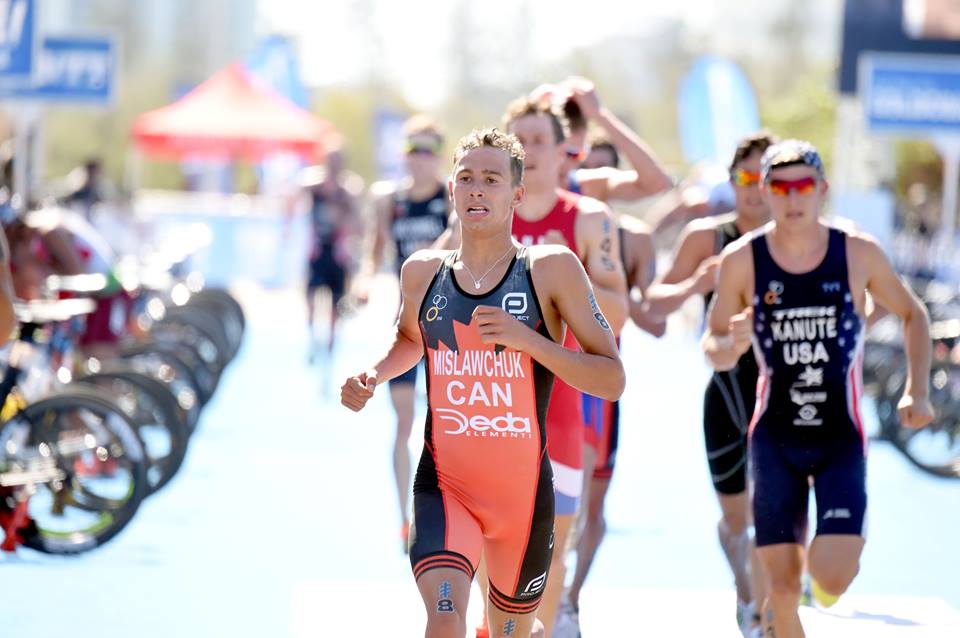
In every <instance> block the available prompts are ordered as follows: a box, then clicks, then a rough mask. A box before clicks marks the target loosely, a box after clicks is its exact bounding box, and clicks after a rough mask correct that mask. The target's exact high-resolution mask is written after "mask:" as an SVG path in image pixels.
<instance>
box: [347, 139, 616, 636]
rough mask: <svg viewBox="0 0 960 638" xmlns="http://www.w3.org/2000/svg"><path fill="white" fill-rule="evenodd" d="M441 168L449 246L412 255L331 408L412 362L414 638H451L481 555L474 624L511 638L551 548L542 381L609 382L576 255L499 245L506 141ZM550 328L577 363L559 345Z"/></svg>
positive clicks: (524, 630) (603, 327)
mask: <svg viewBox="0 0 960 638" xmlns="http://www.w3.org/2000/svg"><path fill="white" fill-rule="evenodd" d="M454 164H455V166H454V173H453V179H452V180H451V182H450V185H449V192H450V197H451V199H452V201H453V204H454V208H455V210H456V212H457V214H458V216H459V217H460V224H461V233H462V240H461V245H460V249H459V250H457V251H442V250H429V251H420V252H417V253H416V254H415V255H413V256H412V257H411V258H410V259H408V260H407V261H406V262H405V263H404V265H403V269H402V271H401V293H402V306H401V311H400V317H399V320H398V324H397V332H396V337H395V339H394V343H393V345H392V346H391V348H390V350H389V351H388V352H387V354H386V355H385V356H384V357H383V358H382V359H381V360H380V361H379V363H377V364H376V365H375V366H374V367H373V368H371V369H370V370H368V371H366V372H363V373H361V374H359V375H357V376H354V377H351V378H350V379H347V381H346V382H345V383H344V385H343V389H342V394H341V397H342V401H343V403H344V405H346V406H347V407H349V408H351V409H353V410H360V409H362V408H363V406H364V405H365V404H366V402H367V400H369V398H370V397H371V396H373V392H374V390H375V388H376V385H377V383H378V382H380V381H381V380H383V379H389V378H392V377H394V376H396V375H398V374H401V373H403V372H404V371H406V370H408V369H409V368H411V367H413V366H415V365H416V364H417V363H418V362H419V361H420V359H421V358H422V357H423V355H424V351H426V358H427V364H426V365H427V378H428V387H429V389H430V390H429V402H430V409H429V411H428V414H427V422H426V428H425V441H424V450H423V455H422V457H421V461H420V466H419V469H418V470H417V479H416V482H415V486H414V526H413V529H412V533H411V546H410V560H411V564H412V566H413V570H414V574H415V576H416V578H417V584H418V587H419V589H420V594H421V596H422V597H423V601H424V605H425V606H426V611H427V628H426V635H427V636H429V637H432V638H439V637H447V636H451V637H452V636H457V637H462V636H464V635H465V632H466V618H465V612H466V608H467V599H468V597H469V589H470V581H471V580H472V578H473V574H474V572H475V570H476V568H477V564H478V561H479V558H480V553H481V551H482V552H483V553H484V555H485V558H486V562H487V566H488V573H489V595H488V600H489V605H488V622H489V625H490V627H493V628H495V630H496V632H497V633H496V634H495V635H497V636H510V637H514V636H516V637H518V638H520V637H525V636H530V635H531V630H532V629H533V628H534V622H535V615H534V614H535V612H536V610H537V606H538V604H539V599H540V597H541V595H542V593H543V590H544V587H545V584H546V581H547V572H548V568H549V563H550V554H551V549H552V547H553V544H554V543H553V542H552V538H551V532H552V528H553V495H552V494H551V469H550V464H549V463H548V462H547V455H546V454H545V452H546V442H547V441H546V437H547V432H546V423H545V420H546V417H547V409H548V402H549V399H550V392H551V387H552V385H553V377H554V375H556V376H557V377H558V378H563V379H565V380H566V381H567V382H569V383H571V384H574V386H575V387H577V388H580V389H581V390H584V391H589V392H591V393H593V394H596V395H599V396H603V397H605V398H608V399H611V400H613V399H616V398H617V397H619V396H620V393H621V392H622V391H623V387H624V373H623V366H622V364H621V363H620V360H619V356H618V354H617V349H616V344H615V342H614V339H613V334H612V332H611V330H610V325H609V324H608V323H607V320H606V318H605V317H604V315H603V312H602V311H601V310H600V307H599V306H598V303H597V300H596V299H595V297H594V292H593V290H592V288H591V285H590V282H589V280H588V278H587V276H586V273H585V272H584V270H583V267H582V265H581V264H580V262H579V260H578V259H577V257H576V256H575V255H574V254H572V253H571V252H570V251H569V250H567V249H565V248H562V247H557V246H531V247H526V246H522V245H519V244H518V243H517V242H515V241H514V240H513V239H512V237H511V224H512V217H513V211H514V209H515V208H516V207H517V206H519V205H520V204H521V201H522V200H523V198H524V187H523V186H522V185H521V182H522V179H523V173H524V150H523V148H522V147H521V145H520V143H519V141H518V140H517V139H516V138H515V137H513V136H509V135H505V134H503V133H500V132H498V131H496V130H495V129H493V130H491V129H487V130H483V131H474V132H473V133H471V134H470V135H468V136H466V137H465V138H464V139H462V140H461V141H460V144H459V145H458V147H457V151H456V154H455V161H454ZM564 323H565V324H567V325H568V326H569V327H570V329H571V331H572V332H573V333H574V335H575V336H576V338H577V341H578V342H579V343H580V346H581V348H582V352H580V351H573V350H569V349H566V348H564V347H562V346H561V345H560V342H561V341H562V340H563V331H564V327H563V326H564ZM539 629H542V628H538V630H539ZM541 635H542V634H541Z"/></svg>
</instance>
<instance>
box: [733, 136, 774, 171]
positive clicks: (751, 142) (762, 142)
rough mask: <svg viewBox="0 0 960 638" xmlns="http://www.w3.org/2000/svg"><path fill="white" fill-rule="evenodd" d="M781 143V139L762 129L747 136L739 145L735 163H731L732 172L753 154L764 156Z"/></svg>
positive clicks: (734, 159) (734, 154)
mask: <svg viewBox="0 0 960 638" xmlns="http://www.w3.org/2000/svg"><path fill="white" fill-rule="evenodd" d="M779 141H780V139H779V138H778V137H777V136H776V135H774V134H773V133H771V132H770V131H768V130H767V129H762V130H759V131H757V132H756V133H751V134H750V135H748V136H746V137H745V138H743V139H742V140H740V142H739V143H738V144H737V150H736V151H734V153H733V161H732V162H730V171H731V172H732V171H733V170H734V169H735V168H737V164H739V163H740V162H742V161H743V160H745V159H747V158H748V157H750V156H751V155H752V154H753V153H760V155H763V153H764V152H765V151H766V150H767V149H768V148H770V147H771V146H773V145H774V144H776V143H777V142H779Z"/></svg>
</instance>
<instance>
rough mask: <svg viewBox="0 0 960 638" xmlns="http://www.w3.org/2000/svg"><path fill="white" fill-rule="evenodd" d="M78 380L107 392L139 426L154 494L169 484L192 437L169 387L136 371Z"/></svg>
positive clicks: (90, 376) (149, 479) (96, 375)
mask: <svg viewBox="0 0 960 638" xmlns="http://www.w3.org/2000/svg"><path fill="white" fill-rule="evenodd" d="M76 382H77V383H83V384H86V385H90V386H93V387H96V388H97V389H98V390H100V391H103V392H105V393H106V394H107V396H108V397H109V398H110V399H111V400H113V401H114V402H115V403H116V404H117V405H118V406H120V407H121V408H122V409H123V411H124V412H126V414H127V416H128V417H130V420H131V421H133V423H134V424H135V425H136V426H137V434H138V436H139V437H140V440H141V441H142V442H143V446H144V451H145V453H146V456H147V461H148V467H147V482H148V483H149V485H150V494H153V493H154V492H156V491H157V490H159V489H160V488H162V487H163V486H164V485H166V484H167V483H168V482H169V481H170V479H172V478H173V477H174V475H175V474H176V473H177V471H178V470H179V469H180V466H181V465H182V464H183V459H184V457H185V456H186V453H187V441H188V439H189V437H190V432H189V430H188V429H187V423H186V421H185V420H183V419H182V418H181V414H180V411H179V409H178V406H177V403H176V400H175V399H174V397H173V395H172V394H171V393H170V391H169V390H168V389H167V388H166V386H164V385H163V383H161V382H160V381H157V380H156V379H153V378H151V377H149V376H147V375H144V374H141V373H139V372H135V371H133V370H114V371H106V372H99V373H97V374H91V375H87V376H85V377H81V378H79V379H77V380H76Z"/></svg>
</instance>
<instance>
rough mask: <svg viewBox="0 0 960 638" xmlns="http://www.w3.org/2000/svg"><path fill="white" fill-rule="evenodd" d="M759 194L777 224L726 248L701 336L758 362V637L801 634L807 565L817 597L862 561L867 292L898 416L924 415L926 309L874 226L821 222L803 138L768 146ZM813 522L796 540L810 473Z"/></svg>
mask: <svg viewBox="0 0 960 638" xmlns="http://www.w3.org/2000/svg"><path fill="white" fill-rule="evenodd" d="M760 174H761V193H762V194H763V196H764V198H765V199H766V201H767V203H768V205H769V207H770V211H771V215H772V218H773V221H772V222H771V223H770V224H767V225H766V226H764V227H763V228H762V229H760V230H758V231H756V232H754V233H751V234H750V235H748V236H747V237H744V238H743V239H741V240H739V241H737V242H735V243H734V244H732V245H730V246H728V247H727V248H725V249H724V251H723V254H722V256H721V261H720V269H719V278H718V283H717V290H716V295H715V297H714V300H713V304H712V306H711V309H710V313H709V316H708V323H709V329H708V331H707V333H706V334H705V335H704V340H703V347H704V351H705V352H706V354H707V356H708V357H709V359H710V361H711V362H712V363H713V365H714V367H715V368H716V369H718V370H729V369H732V368H733V367H735V366H736V365H737V362H738V360H739V359H740V357H742V356H743V354H744V353H745V352H747V350H749V349H750V348H751V346H752V348H753V350H754V352H755V353H756V356H757V359H758V363H759V366H760V380H759V383H758V386H757V404H756V407H755V410H754V414H753V419H752V421H751V423H750V458H751V463H752V472H753V479H754V497H753V516H754V525H755V528H756V543H757V547H758V554H759V556H760V561H761V562H762V564H763V568H764V572H765V574H766V576H767V582H768V585H769V590H768V592H767V596H766V601H765V603H764V606H763V622H764V626H765V631H766V632H767V634H766V635H768V636H776V637H777V638H798V637H802V636H803V635H804V633H803V628H802V627H801V625H800V618H799V616H798V614H797V603H798V601H799V598H800V578H801V572H802V570H803V566H804V558H805V554H806V564H807V567H808V569H809V571H810V575H811V576H812V579H813V581H814V590H815V591H817V590H818V589H819V590H821V591H822V592H823V594H824V595H821V596H818V598H821V599H823V598H824V597H830V596H832V597H836V596H839V595H840V594H842V593H843V592H844V591H845V590H846V589H847V587H848V586H849V585H850V583H851V581H852V580H853V578H854V576H856V574H857V571H858V570H859V564H860V554H861V552H862V550H863V545H864V537H863V533H864V522H865V517H866V506H867V495H866V438H865V436H864V432H863V426H862V419H861V416H860V403H861V400H862V379H861V369H862V365H863V341H864V340H863V328H864V319H863V317H864V316H865V312H864V308H865V306H866V297H867V295H866V293H868V292H869V293H870V295H871V296H872V298H873V299H875V300H876V301H877V302H878V303H879V304H880V305H882V306H883V307H885V308H887V309H889V310H890V311H891V312H893V313H895V314H897V315H899V316H900V318H901V320H902V321H903V329H904V345H905V350H906V353H907V361H908V370H907V382H906V386H905V390H904V395H903V398H902V399H901V400H900V405H899V409H900V418H901V422H902V423H903V424H904V425H906V426H908V427H922V426H923V425H925V424H927V423H929V422H930V421H931V419H932V418H933V408H932V406H931V404H930V400H929V398H928V390H929V389H928V381H927V380H928V378H929V374H930V349H931V346H930V334H929V319H928V317H927V313H926V309H925V308H924V307H923V305H922V304H921V303H920V301H919V300H918V299H917V298H916V297H915V296H914V295H913V293H912V292H910V290H909V289H908V288H907V287H906V286H904V284H903V283H902V282H901V281H900V279H899V278H898V277H897V275H896V274H895V273H894V271H893V268H892V267H891V265H890V262H889V261H888V259H887V257H886V255H884V253H883V251H882V250H881V248H880V247H879V245H877V243H876V242H875V241H874V240H873V239H872V238H870V237H868V236H866V235H863V234H861V233H858V232H855V231H842V230H840V229H838V228H835V227H831V226H829V225H828V224H826V223H825V222H823V221H821V220H820V218H819V217H820V213H821V210H822V207H823V204H824V201H825V198H826V193H827V182H826V179H825V177H824V171H823V164H822V162H821V160H820V156H819V154H818V153H817V152H816V150H815V149H814V148H813V146H811V145H810V144H808V143H806V142H800V141H797V140H788V141H786V142H782V143H780V144H777V145H774V146H772V147H770V148H768V149H767V151H766V152H765V153H764V155H763V159H762V161H761V173H760ZM811 481H812V484H813V487H814V491H815V495H816V501H817V530H816V536H815V537H814V540H813V542H812V543H811V544H810V547H809V551H807V550H806V547H805V542H806V514H807V501H808V494H809V487H810V482H811Z"/></svg>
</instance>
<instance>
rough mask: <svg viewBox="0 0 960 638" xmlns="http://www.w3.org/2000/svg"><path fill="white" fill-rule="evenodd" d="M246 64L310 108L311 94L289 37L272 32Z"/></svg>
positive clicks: (295, 100)
mask: <svg viewBox="0 0 960 638" xmlns="http://www.w3.org/2000/svg"><path fill="white" fill-rule="evenodd" d="M246 66H247V69H248V70H249V71H250V73H251V74H252V75H253V76H254V77H256V78H258V79H260V80H262V81H263V82H265V83H266V84H267V85H268V86H270V88H272V89H273V90H274V91H276V92H277V93H279V94H280V95H282V96H284V97H285V98H287V99H288V100H290V101H291V102H293V103H294V104H296V105H297V106H299V107H301V108H304V109H309V108H310V95H309V93H308V92H307V88H306V87H305V86H304V85H303V81H302V80H301V79H300V63H299V61H298V60H297V54H296V52H295V51H294V48H293V45H292V44H291V43H290V41H289V40H288V39H287V38H284V37H283V36H279V35H272V36H268V37H266V38H264V39H263V40H261V41H260V43H259V44H258V45H257V48H256V50H255V51H254V52H253V54H251V55H250V57H249V58H247V62H246Z"/></svg>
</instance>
